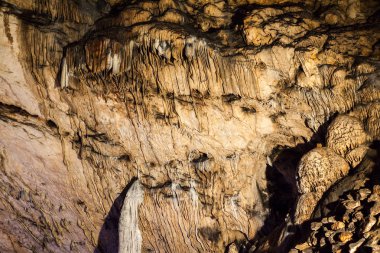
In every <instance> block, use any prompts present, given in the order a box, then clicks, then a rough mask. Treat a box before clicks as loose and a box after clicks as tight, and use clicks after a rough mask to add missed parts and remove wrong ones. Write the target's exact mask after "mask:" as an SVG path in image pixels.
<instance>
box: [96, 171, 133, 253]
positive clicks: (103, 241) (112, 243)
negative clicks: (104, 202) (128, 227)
mask: <svg viewBox="0 0 380 253" xmlns="http://www.w3.org/2000/svg"><path fill="white" fill-rule="evenodd" d="M136 180H137V178H132V180H131V181H130V182H129V183H128V184H127V186H126V187H125V188H124V190H123V191H122V192H121V193H120V195H119V196H118V197H117V198H116V199H115V201H114V202H113V204H112V206H111V209H110V211H109V212H108V214H107V217H106V218H105V220H104V224H103V226H102V228H101V230H100V233H99V239H98V245H97V247H96V249H95V251H94V253H117V252H118V251H119V218H120V212H121V208H122V207H123V203H124V199H125V195H126V194H127V192H128V190H129V188H130V187H131V186H132V184H133V183H134V182H135V181H136Z"/></svg>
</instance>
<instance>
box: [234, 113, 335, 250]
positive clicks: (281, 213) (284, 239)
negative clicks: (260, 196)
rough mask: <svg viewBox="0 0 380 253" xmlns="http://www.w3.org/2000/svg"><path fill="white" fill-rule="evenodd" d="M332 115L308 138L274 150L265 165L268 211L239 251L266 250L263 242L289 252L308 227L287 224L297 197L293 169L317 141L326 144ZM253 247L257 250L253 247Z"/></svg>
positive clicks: (292, 213)
mask: <svg viewBox="0 0 380 253" xmlns="http://www.w3.org/2000/svg"><path fill="white" fill-rule="evenodd" d="M335 117H336V114H335V115H332V116H331V117H330V119H329V120H328V121H326V122H325V123H324V124H322V125H321V126H320V127H319V128H318V130H317V131H316V132H315V133H314V134H313V136H312V137H311V139H310V141H308V142H305V143H301V144H298V145H297V146H295V147H292V148H289V147H283V146H278V147H276V148H275V149H273V151H272V154H271V156H270V159H271V160H272V165H269V164H268V165H267V168H266V178H267V180H268V189H267V190H268V192H267V193H268V196H269V198H268V201H267V203H266V204H267V206H268V209H269V210H270V213H269V215H268V216H267V218H266V219H265V221H264V225H263V226H262V228H261V229H260V230H259V231H258V232H257V234H256V236H255V238H253V239H252V240H250V241H249V242H248V244H246V245H244V248H245V249H244V250H241V251H240V252H243V253H244V252H268V251H267V250H264V249H262V248H260V246H262V245H263V243H264V242H265V241H266V242H269V244H270V246H271V249H270V250H271V251H270V252H276V253H281V252H288V250H289V248H290V246H291V245H292V244H293V242H294V238H295V237H296V236H299V235H300V231H304V228H306V227H308V225H309V224H302V225H299V226H295V225H290V224H291V220H292V219H293V215H294V208H295V205H296V201H297V197H298V195H297V186H296V172H297V171H296V170H297V166H298V164H299V162H300V160H301V158H302V156H303V155H305V154H306V153H307V152H309V151H310V150H312V149H313V148H315V147H317V146H318V144H320V145H321V146H326V143H325V136H326V133H327V128H328V126H329V125H330V123H331V121H333V120H334V118H335ZM256 247H257V249H256V250H253V249H254V248H256ZM242 248H243V247H242Z"/></svg>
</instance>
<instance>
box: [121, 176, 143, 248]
mask: <svg viewBox="0 0 380 253" xmlns="http://www.w3.org/2000/svg"><path fill="white" fill-rule="evenodd" d="M143 201H144V190H143V188H142V186H141V184H140V182H139V180H136V181H135V182H134V183H133V184H132V185H131V187H130V189H129V190H128V192H127V195H126V196H125V199H124V203H123V207H122V209H121V212H120V220H119V251H118V252H120V253H137V252H141V245H142V237H141V232H140V229H139V206H140V205H141V203H142V202H143Z"/></svg>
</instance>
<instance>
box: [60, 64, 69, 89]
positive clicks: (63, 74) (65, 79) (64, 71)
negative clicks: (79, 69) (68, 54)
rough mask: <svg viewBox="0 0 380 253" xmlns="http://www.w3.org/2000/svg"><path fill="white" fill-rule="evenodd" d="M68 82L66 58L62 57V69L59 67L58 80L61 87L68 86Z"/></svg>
mask: <svg viewBox="0 0 380 253" xmlns="http://www.w3.org/2000/svg"><path fill="white" fill-rule="evenodd" d="M68 82H69V75H68V71H67V63H66V58H63V60H62V69H61V80H60V85H61V88H66V87H67V86H68Z"/></svg>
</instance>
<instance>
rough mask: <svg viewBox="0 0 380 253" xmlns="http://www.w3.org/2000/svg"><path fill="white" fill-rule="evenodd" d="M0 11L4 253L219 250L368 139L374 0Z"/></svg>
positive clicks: (298, 218) (6, 7) (314, 187)
mask: <svg viewBox="0 0 380 253" xmlns="http://www.w3.org/2000/svg"><path fill="white" fill-rule="evenodd" d="M0 6H1V12H0V15H1V18H0V20H1V22H0V26H1V31H0V32H1V34H2V35H1V36H0V45H1V52H0V55H1V61H0V64H1V68H0V77H1V78H0V83H1V85H0V127H1V131H0V136H1V138H0V147H1V149H0V161H1V162H0V173H1V176H0V180H1V183H0V185H1V187H0V194H1V195H2V198H1V202H0V203H1V204H0V205H1V206H0V217H1V218H0V227H1V230H0V231H1V232H0V240H1V243H0V251H4V252H45V251H46V252H69V251H74V252H94V251H98V252H115V250H117V248H118V247H119V245H121V249H120V251H119V252H134V251H135V250H136V249H140V248H141V250H142V252H206V251H209V252H223V251H224V250H225V248H226V247H228V246H229V245H230V244H231V243H233V242H244V241H246V240H249V239H253V238H255V237H257V236H259V235H260V233H259V231H261V230H262V228H263V226H265V224H266V221H267V219H268V217H272V215H273V212H275V211H276V210H272V209H273V208H271V204H270V199H271V197H272V195H273V194H274V193H273V191H272V190H271V189H272V188H273V187H272V184H273V182H272V181H273V180H272V179H270V178H268V173H269V174H270V173H271V170H276V171H277V172H278V174H277V177H281V178H283V180H284V182H286V183H287V184H288V187H287V188H286V189H288V191H289V193H288V194H289V195H291V196H292V198H294V203H289V205H288V206H286V207H284V208H287V210H285V213H286V212H289V213H292V212H293V211H291V210H290V209H295V212H294V213H293V214H292V222H294V223H302V222H303V221H305V220H307V219H308V218H309V217H310V215H311V212H312V211H313V209H314V207H315V206H316V204H317V202H318V200H319V199H320V198H321V196H322V194H323V192H325V191H326V190H327V189H328V188H329V187H330V186H331V185H332V184H333V183H334V182H336V181H337V180H338V179H340V178H342V177H343V176H345V175H346V174H347V173H348V172H349V170H350V169H352V168H354V167H355V166H356V165H357V164H359V163H360V161H361V160H362V159H363V157H364V154H365V152H366V150H367V149H368V145H369V144H368V143H370V142H373V141H376V140H378V139H379V135H380V124H379V113H378V111H379V110H378V109H379V107H380V104H379V102H378V101H379V98H380V92H379V88H380V84H379V79H378V77H379V66H380V65H379V57H380V44H379V38H380V33H379V27H380V26H379V20H380V19H379V16H378V15H379V12H378V9H379V6H378V4H377V3H376V1H193V0H188V1H170V0H161V1H117V0H116V1H111V0H109V1H93V0H86V1H69V0H65V1H58V0H51V1H43V0H38V1H34V2H26V1H17V0H4V1H1V2H0ZM327 127H328V129H327ZM321 131H322V132H323V131H325V132H324V134H321ZM326 133H327V135H326V136H325V134H326ZM305 144H307V147H306V146H303V145H305ZM300 147H301V148H300ZM302 147H304V148H302ZM293 148H297V151H298V152H300V154H301V155H300V156H302V155H305V154H306V153H307V152H308V151H310V150H311V151H310V152H309V153H307V154H306V155H305V156H304V157H303V158H302V159H301V162H300V164H299V166H298V160H297V162H296V163H295V164H294V163H289V165H287V164H286V160H291V159H292V156H293V154H290V155H289V157H288V158H287V157H285V162H281V164H282V165H283V166H281V165H279V166H278V163H279V162H278V154H279V151H283V150H287V149H293ZM314 148H316V149H314ZM327 172H329V173H327ZM135 182H137V183H136V184H138V185H139V186H134V185H135ZM131 184H132V186H131ZM140 187H141V191H140V190H139V189H140ZM130 189H135V190H134V191H132V193H133V192H137V193H136V194H137V195H138V196H140V195H142V196H141V198H137V197H134V195H136V194H132V193H131V192H129V193H128V191H129V190H130ZM277 191H278V190H277ZM123 203H124V205H125V206H128V207H130V208H133V210H132V211H130V212H132V213H133V214H131V213H130V215H131V216H133V217H125V215H127V216H128V214H126V212H127V211H125V210H124V205H123ZM126 203H127V204H126ZM305 203H306V204H305ZM293 204H294V206H293ZM300 206H301V207H302V208H301V209H300V208H299V207H300ZM304 206H308V207H309V208H308V209H305V208H303V207H304ZM288 209H289V210H288ZM127 213H128V212H127ZM119 217H124V218H119ZM281 218H283V217H282V216H281ZM119 219H120V223H119ZM136 219H137V220H136ZM136 222H137V223H136ZM130 223H133V224H134V225H133V226H132V225H131V224H130ZM118 231H119V232H120V238H119V235H118ZM123 231H124V232H123ZM122 233H124V236H121V234H122ZM128 233H129V235H130V236H131V237H132V238H136V239H134V240H130V241H133V245H132V244H131V243H132V242H129V241H125V240H126V239H122V238H128V236H126V235H125V234H128ZM135 243H136V244H135ZM231 248H232V247H231ZM123 250H124V251H123Z"/></svg>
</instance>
